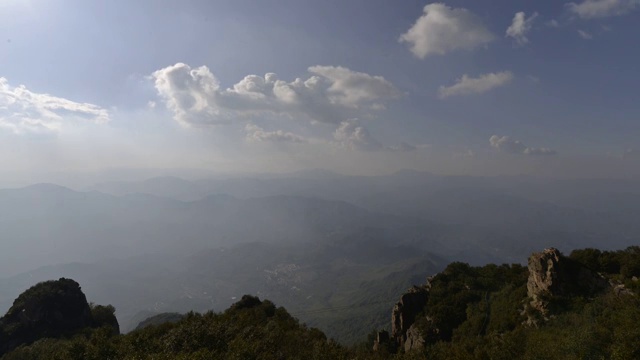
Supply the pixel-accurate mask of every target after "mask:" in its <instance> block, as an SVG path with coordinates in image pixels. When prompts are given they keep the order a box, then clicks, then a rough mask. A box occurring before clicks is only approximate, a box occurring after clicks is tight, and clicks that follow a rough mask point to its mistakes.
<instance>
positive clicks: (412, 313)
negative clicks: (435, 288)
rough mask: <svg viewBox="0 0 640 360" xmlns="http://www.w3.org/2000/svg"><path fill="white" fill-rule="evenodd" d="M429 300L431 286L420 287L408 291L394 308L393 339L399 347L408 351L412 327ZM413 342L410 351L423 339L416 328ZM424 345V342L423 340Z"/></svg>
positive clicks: (392, 316)
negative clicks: (408, 340)
mask: <svg viewBox="0 0 640 360" xmlns="http://www.w3.org/2000/svg"><path fill="white" fill-rule="evenodd" d="M428 300H429V285H428V284H427V285H426V286H422V287H418V286H414V287H412V288H411V289H409V291H407V292H406V293H405V294H404V295H402V297H401V298H400V301H398V302H397V303H396V305H395V306H394V307H393V311H392V313H391V338H392V339H393V340H394V341H395V342H396V344H397V345H398V347H404V348H405V349H407V339H408V336H409V335H408V334H409V330H410V329H411V326H412V325H413V323H414V322H415V321H416V317H417V316H418V314H420V313H421V312H422V311H423V310H424V307H425V306H426V305H427V301H428ZM410 335H411V341H410V343H409V345H408V346H409V350H410V349H411V348H412V346H413V344H418V343H420V341H419V340H418V339H419V338H420V339H422V335H420V334H419V331H418V329H416V328H415V327H414V328H413V330H412V331H411V332H410ZM422 344H423V345H424V340H422Z"/></svg>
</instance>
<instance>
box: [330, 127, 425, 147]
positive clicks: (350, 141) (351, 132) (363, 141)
mask: <svg viewBox="0 0 640 360" xmlns="http://www.w3.org/2000/svg"><path fill="white" fill-rule="evenodd" d="M333 139H334V141H333V144H334V145H337V146H339V147H343V148H347V149H351V150H359V151H388V152H411V151H415V150H417V149H419V148H426V147H428V145H411V144H409V143H406V142H401V143H399V144H398V145H391V146H384V145H382V143H381V142H380V141H378V140H377V139H375V138H374V137H372V136H371V134H370V133H369V130H367V128H365V127H364V126H362V125H361V124H360V121H359V120H358V119H349V120H347V121H343V122H342V123H340V125H338V128H337V129H336V130H335V131H334V132H333Z"/></svg>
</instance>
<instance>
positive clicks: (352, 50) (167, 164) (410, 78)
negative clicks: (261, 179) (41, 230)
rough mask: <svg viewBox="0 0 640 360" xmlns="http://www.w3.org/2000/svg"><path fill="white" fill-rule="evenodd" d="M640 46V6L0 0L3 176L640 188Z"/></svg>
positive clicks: (622, 0)
mask: <svg viewBox="0 0 640 360" xmlns="http://www.w3.org/2000/svg"><path fill="white" fill-rule="evenodd" d="M639 35H640V1H639V0H576V2H570V1H557V0H553V1H552V0H540V1H535V2H534V1H519V0H492V1H470V0H466V1H462V0H460V1H447V2H439V3H437V2H425V1H417V0H403V1H397V0H348V1H342V0H313V1H312V0H304V1H303V0H263V1H257V0H254V1H249V0H207V1H205V0H203V1H195V0H194V1H165V0H153V1H152V0H139V1H124V0H112V1H108V2H93V1H91V2H90V1H81V0H50V1H37V0H0V177H1V178H2V179H3V180H4V181H5V182H7V183H8V182H11V181H13V182H20V181H22V182H40V181H45V180H47V179H53V178H55V176H60V175H61V174H63V175H64V174H66V175H68V176H81V174H107V173H109V174H118V173H121V174H123V173H126V172H127V171H129V172H131V171H133V170H132V169H146V170H148V171H147V172H146V173H145V174H152V173H154V172H155V173H161V172H162V173H171V174H174V175H180V174H181V173H186V172H188V171H196V172H198V171H199V172H200V173H202V174H205V173H211V174H213V173H254V172H288V171H296V170H300V169H311V168H324V169H328V170H333V171H337V172H341V173H345V174H384V173H390V172H394V171H398V170H400V169H405V168H408V169H416V170H423V171H430V172H434V173H440V174H464V175H481V176H495V175H520V174H528V175H536V176H545V177H608V178H629V177H640V136H639V135H640V101H639V100H640V90H639V89H638V87H639V85H640V66H639V65H638V64H640V38H639ZM56 174H57V175H56Z"/></svg>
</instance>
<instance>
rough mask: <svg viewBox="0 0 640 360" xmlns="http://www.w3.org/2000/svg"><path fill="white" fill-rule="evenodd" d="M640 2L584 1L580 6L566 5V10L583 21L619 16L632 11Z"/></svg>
mask: <svg viewBox="0 0 640 360" xmlns="http://www.w3.org/2000/svg"><path fill="white" fill-rule="evenodd" d="M639 5H640V0H584V1H583V2H581V3H580V4H576V3H568V4H567V8H568V9H569V11H571V12H572V13H574V14H576V15H578V16H579V17H581V18H583V19H594V18H603V17H610V16H619V15H624V14H627V13H629V12H631V11H633V10H634V9H635V8H636V7H637V6H639Z"/></svg>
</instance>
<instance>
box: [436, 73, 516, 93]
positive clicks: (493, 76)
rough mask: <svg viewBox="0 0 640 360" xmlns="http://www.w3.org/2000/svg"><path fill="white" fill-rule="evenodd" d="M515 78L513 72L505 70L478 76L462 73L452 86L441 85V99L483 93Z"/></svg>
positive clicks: (439, 91)
mask: <svg viewBox="0 0 640 360" xmlns="http://www.w3.org/2000/svg"><path fill="white" fill-rule="evenodd" d="M511 80H513V73H511V72H510V71H503V72H498V73H489V74H483V75H480V76H479V77H477V78H472V77H469V76H468V75H466V74H465V75H462V77H461V78H460V79H458V81H456V83H455V84H453V85H451V86H441V87H440V89H439V90H438V95H439V97H440V98H441V99H444V98H447V97H450V96H457V95H469V94H481V93H485V92H487V91H490V90H492V89H495V88H497V87H500V86H504V85H506V84H508V83H509V82H511Z"/></svg>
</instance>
